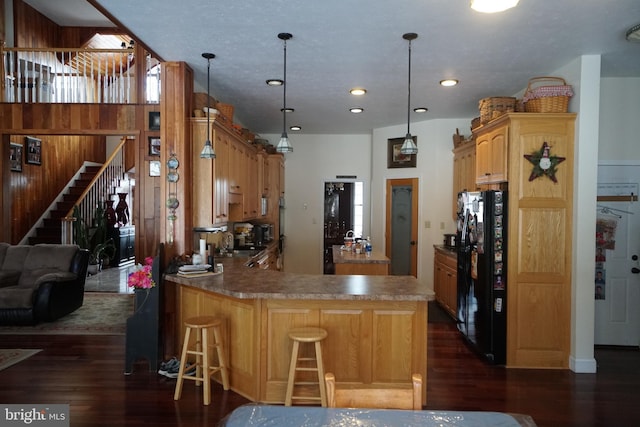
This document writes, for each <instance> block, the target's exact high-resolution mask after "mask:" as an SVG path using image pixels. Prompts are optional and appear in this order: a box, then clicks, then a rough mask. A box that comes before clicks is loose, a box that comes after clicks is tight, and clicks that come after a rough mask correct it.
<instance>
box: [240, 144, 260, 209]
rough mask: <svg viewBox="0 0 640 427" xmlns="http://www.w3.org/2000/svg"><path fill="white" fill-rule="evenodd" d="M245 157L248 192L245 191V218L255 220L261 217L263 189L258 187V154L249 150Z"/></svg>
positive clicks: (246, 151)
mask: <svg viewBox="0 0 640 427" xmlns="http://www.w3.org/2000/svg"><path fill="white" fill-rule="evenodd" d="M244 156H245V162H244V163H245V182H246V191H244V193H243V196H244V218H245V219H255V218H258V217H259V216H260V196H261V191H260V190H261V189H260V187H259V186H258V181H259V180H258V174H259V170H258V169H259V161H258V153H257V152H256V151H255V150H253V149H251V148H247V149H246V150H245V152H244Z"/></svg>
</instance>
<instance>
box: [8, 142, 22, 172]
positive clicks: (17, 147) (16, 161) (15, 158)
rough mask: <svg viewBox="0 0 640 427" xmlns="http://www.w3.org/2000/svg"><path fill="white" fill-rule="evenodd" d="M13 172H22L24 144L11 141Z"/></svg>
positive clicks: (10, 155)
mask: <svg viewBox="0 0 640 427" xmlns="http://www.w3.org/2000/svg"><path fill="white" fill-rule="evenodd" d="M9 162H10V164H11V172H22V144H16V143H15V142H12V143H11V146H10V148H9Z"/></svg>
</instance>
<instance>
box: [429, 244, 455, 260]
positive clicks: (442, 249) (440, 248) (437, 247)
mask: <svg viewBox="0 0 640 427" xmlns="http://www.w3.org/2000/svg"><path fill="white" fill-rule="evenodd" d="M433 248H434V249H435V250H436V251H439V252H441V253H443V254H444V255H446V256H450V257H452V258H457V257H458V252H457V251H456V248H452V247H449V246H444V245H433Z"/></svg>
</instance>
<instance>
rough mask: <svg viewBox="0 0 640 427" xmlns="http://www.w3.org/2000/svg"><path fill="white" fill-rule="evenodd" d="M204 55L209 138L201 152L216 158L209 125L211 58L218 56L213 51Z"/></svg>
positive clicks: (208, 157) (202, 155)
mask: <svg viewBox="0 0 640 427" xmlns="http://www.w3.org/2000/svg"><path fill="white" fill-rule="evenodd" d="M202 57H203V58H205V59H206V60H207V139H206V141H205V142H204V147H203V148H202V151H201V152H200V158H201V159H215V158H216V153H215V152H214V151H213V145H211V136H210V135H211V129H210V127H209V121H210V117H211V105H210V102H211V95H210V94H209V86H210V84H209V83H210V80H211V79H210V72H211V60H212V59H213V58H215V57H216V56H215V55H214V54H213V53H207V52H205V53H203V54H202Z"/></svg>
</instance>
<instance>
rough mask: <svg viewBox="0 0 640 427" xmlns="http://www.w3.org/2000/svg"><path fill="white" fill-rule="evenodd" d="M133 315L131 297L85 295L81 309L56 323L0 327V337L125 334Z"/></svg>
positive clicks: (128, 295) (130, 295) (125, 295)
mask: <svg viewBox="0 0 640 427" xmlns="http://www.w3.org/2000/svg"><path fill="white" fill-rule="evenodd" d="M131 314H133V295H132V294H115V293H113V294H110V293H103V292H100V293H97V292H96V293H93V292H86V293H85V294H84V303H83V304H82V307H80V308H79V309H77V310H76V311H74V312H73V313H70V314H67V315H66V316H64V317H62V318H60V319H58V320H56V321H55V322H44V323H39V324H37V325H35V326H0V334H4V335H7V334H29V335H124V334H125V327H126V322H127V317H129V316H130V315H131Z"/></svg>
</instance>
